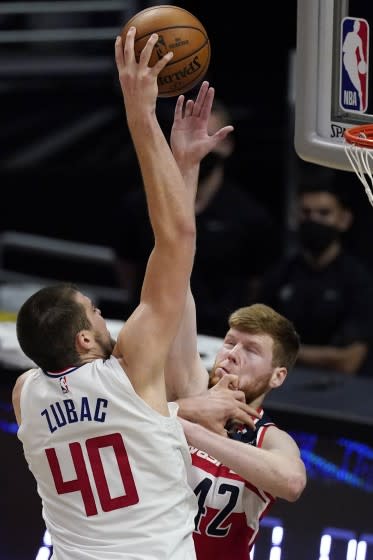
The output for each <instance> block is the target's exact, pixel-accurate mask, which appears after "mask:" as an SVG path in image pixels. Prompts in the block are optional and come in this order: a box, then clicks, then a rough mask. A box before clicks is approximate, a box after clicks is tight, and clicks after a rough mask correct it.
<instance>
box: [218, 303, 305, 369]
mask: <svg viewBox="0 0 373 560" xmlns="http://www.w3.org/2000/svg"><path fill="white" fill-rule="evenodd" d="M228 323H229V326H230V327H231V328H234V329H237V330H239V331H242V332H246V333H250V334H267V335H269V336H270V337H271V338H272V340H273V357H272V365H273V366H274V367H286V368H287V369H288V370H289V369H291V368H292V367H293V366H294V364H295V361H296V359H297V356H298V352H299V346H300V339H299V335H298V333H297V332H296V330H295V328H294V325H293V323H292V322H291V321H289V320H288V319H286V317H284V316H283V315H280V313H277V311H275V310H274V309H272V308H271V307H269V306H268V305H264V304H262V303H255V304H253V305H249V306H247V307H240V308H239V309H236V311H234V312H233V313H232V314H231V315H230V316H229V319H228Z"/></svg>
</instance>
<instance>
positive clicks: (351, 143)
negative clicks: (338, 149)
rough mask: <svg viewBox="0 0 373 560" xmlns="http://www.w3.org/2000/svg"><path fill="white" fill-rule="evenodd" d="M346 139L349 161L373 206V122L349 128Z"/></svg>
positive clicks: (345, 144) (345, 134) (345, 147)
mask: <svg viewBox="0 0 373 560" xmlns="http://www.w3.org/2000/svg"><path fill="white" fill-rule="evenodd" d="M344 141H345V142H344V149H345V152H346V155H347V157H348V159H349V162H350V164H351V166H352V168H353V170H354V171H355V173H356V175H357V176H358V178H359V180H360V182H361V183H362V184H363V185H364V188H365V192H366V194H367V196H368V199H369V202H370V203H371V205H372V206H373V174H372V170H373V124H363V125H359V126H353V127H351V128H347V129H346V130H345V132H344Z"/></svg>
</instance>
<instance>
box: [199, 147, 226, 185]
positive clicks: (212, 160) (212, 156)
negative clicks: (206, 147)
mask: <svg viewBox="0 0 373 560" xmlns="http://www.w3.org/2000/svg"><path fill="white" fill-rule="evenodd" d="M223 160H224V157H223V156H221V155H220V154H218V153H216V152H210V153H209V154H207V156H205V157H204V158H203V160H202V161H201V163H200V167H199V180H200V181H203V180H204V179H206V177H208V176H209V175H210V173H211V171H212V170H213V169H214V168H215V167H216V166H217V165H220V164H221V163H222V162H223Z"/></svg>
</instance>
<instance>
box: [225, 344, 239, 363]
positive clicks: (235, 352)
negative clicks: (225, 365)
mask: <svg viewBox="0 0 373 560" xmlns="http://www.w3.org/2000/svg"><path fill="white" fill-rule="evenodd" d="M238 351H239V344H236V345H235V346H233V348H231V349H230V350H229V353H228V359H229V360H231V361H232V362H233V363H235V364H236V363H237V358H238Z"/></svg>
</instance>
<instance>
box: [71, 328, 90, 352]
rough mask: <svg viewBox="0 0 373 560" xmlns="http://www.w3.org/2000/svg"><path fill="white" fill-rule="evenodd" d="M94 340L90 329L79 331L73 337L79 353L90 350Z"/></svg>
mask: <svg viewBox="0 0 373 560" xmlns="http://www.w3.org/2000/svg"><path fill="white" fill-rule="evenodd" d="M94 341H95V340H94V336H93V334H92V333H91V331H88V330H86V329H85V330H82V331H79V332H78V334H77V335H76V337H75V344H76V349H77V351H78V352H79V353H81V352H86V351H87V350H90V349H91V348H92V346H93V344H94Z"/></svg>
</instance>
